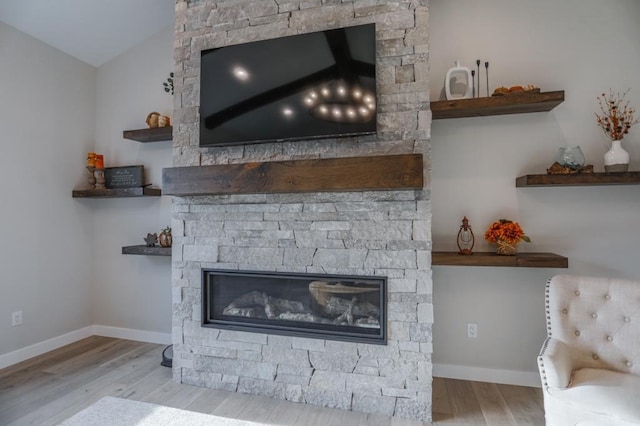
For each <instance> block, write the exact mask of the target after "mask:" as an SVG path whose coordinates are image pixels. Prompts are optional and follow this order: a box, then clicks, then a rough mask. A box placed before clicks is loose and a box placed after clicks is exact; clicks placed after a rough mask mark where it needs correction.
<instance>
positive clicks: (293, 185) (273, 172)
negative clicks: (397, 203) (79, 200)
mask: <svg viewBox="0 0 640 426" xmlns="http://www.w3.org/2000/svg"><path fill="white" fill-rule="evenodd" d="M423 169H424V166H423V160H422V154H402V155H382V156H372V157H348V158H327V159H316V160H291V161H272V162H254V163H242V164H225V165H215V166H195V167H171V168H165V169H163V170H162V192H163V193H164V194H165V195H176V196H196V195H221V194H265V193H288V192H336V191H374V190H400V189H422V188H423V186H424V179H423Z"/></svg>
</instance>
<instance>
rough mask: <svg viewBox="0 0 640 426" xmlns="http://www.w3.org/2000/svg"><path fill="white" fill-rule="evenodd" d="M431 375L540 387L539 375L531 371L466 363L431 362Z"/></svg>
mask: <svg viewBox="0 0 640 426" xmlns="http://www.w3.org/2000/svg"><path fill="white" fill-rule="evenodd" d="M433 376H434V377H443V378H446V379H459V380H473V381H475V382H488V383H501V384H505V385H518V386H531V387H535V388H540V387H542V385H541V383H540V375H539V374H538V373H537V372H535V373H534V372H531V371H516V370H499V369H494V368H483V367H469V366H466V365H452V364H437V363H434V364H433Z"/></svg>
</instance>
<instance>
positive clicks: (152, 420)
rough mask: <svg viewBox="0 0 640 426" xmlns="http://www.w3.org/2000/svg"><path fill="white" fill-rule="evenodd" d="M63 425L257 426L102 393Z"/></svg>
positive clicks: (246, 422) (251, 423)
mask: <svg viewBox="0 0 640 426" xmlns="http://www.w3.org/2000/svg"><path fill="white" fill-rule="evenodd" d="M60 424H61V425H63V426H134V425H135V426H201V425H202V426H204V425H207V426H211V425H215V426H258V425H265V423H254V422H248V421H244V420H235V419H228V418H226V417H218V416H214V415H210V414H202V413H196V412H193V411H185V410H179V409H177V408H171V407H163V406H161V405H156V404H149V403H146V402H138V401H131V400H129V399H120V398H113V397H111V396H105V397H104V398H102V399H101V400H99V401H98V402H96V403H95V404H93V405H91V406H89V407H87V408H85V409H84V410H82V411H80V412H79V413H77V414H76V415H75V416H73V417H70V418H69V419H67V420H65V421H64V422H62V423H60Z"/></svg>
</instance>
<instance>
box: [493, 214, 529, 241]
mask: <svg viewBox="0 0 640 426" xmlns="http://www.w3.org/2000/svg"><path fill="white" fill-rule="evenodd" d="M484 239H485V240H487V241H489V242H490V243H496V242H498V240H500V241H505V242H507V243H509V244H517V243H519V242H520V241H526V242H528V243H530V242H531V239H530V238H529V237H527V236H526V235H525V234H524V231H523V230H522V228H521V227H520V225H519V224H518V222H512V221H510V220H508V219H500V220H498V221H497V222H493V223H492V224H491V226H490V227H489V229H488V230H487V232H485V234H484Z"/></svg>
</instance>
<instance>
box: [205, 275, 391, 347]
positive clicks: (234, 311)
mask: <svg viewBox="0 0 640 426" xmlns="http://www.w3.org/2000/svg"><path fill="white" fill-rule="evenodd" d="M386 282H387V280H386V278H385V277H362V276H346V275H344V276H340V275H312V274H292V273H272V272H239V271H225V270H211V269H204V270H203V271H202V310H203V312H202V326H203V327H213V328H225V329H232V330H242V331H250V332H260V333H273V334H283V335H293V336H304V337H313V338H318V339H334V340H346V341H351V342H366V343H377V344H386Z"/></svg>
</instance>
